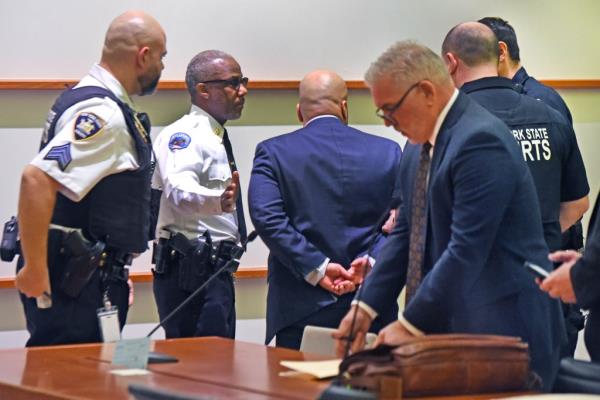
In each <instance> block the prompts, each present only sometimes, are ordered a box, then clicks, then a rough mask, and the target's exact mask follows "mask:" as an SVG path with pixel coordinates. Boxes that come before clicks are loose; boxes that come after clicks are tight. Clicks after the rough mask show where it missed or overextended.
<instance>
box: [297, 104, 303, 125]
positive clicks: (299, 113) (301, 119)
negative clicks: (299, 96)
mask: <svg viewBox="0 0 600 400" xmlns="http://www.w3.org/2000/svg"><path fill="white" fill-rule="evenodd" d="M296 116H297V117H298V121H300V123H301V124H302V125H304V117H303V116H302V111H301V110H300V103H298V104H296Z"/></svg>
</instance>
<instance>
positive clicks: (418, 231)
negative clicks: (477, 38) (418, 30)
mask: <svg viewBox="0 0 600 400" xmlns="http://www.w3.org/2000/svg"><path fill="white" fill-rule="evenodd" d="M366 81H367V83H368V85H369V88H370V90H371V94H372V96H373V100H374V103H375V105H376V106H377V107H378V112H377V113H378V115H380V116H381V117H382V118H383V119H384V121H385V124H386V125H392V126H393V127H394V128H395V129H396V130H397V131H400V132H402V134H403V135H404V136H406V137H407V138H408V140H409V142H410V144H407V145H406V148H405V151H404V154H403V160H402V165H401V168H400V182H401V189H400V197H401V205H400V209H399V212H398V221H397V224H396V227H395V228H394V230H393V231H392V233H391V235H390V237H389V238H388V240H387V242H386V244H385V245H384V246H383V248H382V250H381V252H380V254H379V257H378V259H377V264H376V265H375V268H374V269H373V270H372V271H371V273H370V275H368V276H367V279H366V281H365V283H364V288H363V290H364V293H363V297H362V302H361V303H359V305H358V308H356V307H353V308H352V310H351V311H350V312H349V313H348V314H347V315H346V317H344V319H343V321H342V323H341V324H340V327H339V329H338V331H337V332H336V334H335V337H336V338H338V339H339V340H338V352H339V353H342V350H343V347H344V344H343V342H342V340H341V338H342V337H348V336H350V335H349V334H350V333H351V332H350V325H351V320H352V317H353V314H354V310H357V315H356V317H357V325H356V328H357V330H358V334H357V333H356V332H353V333H354V335H353V336H354V337H356V338H357V339H356V340H355V341H354V342H353V343H352V345H353V346H352V347H353V350H356V349H358V348H360V345H361V344H362V343H360V341H361V339H362V337H364V332H366V330H367V329H368V327H369V325H370V321H371V318H372V315H373V314H375V313H378V312H379V310H381V309H384V308H385V307H387V305H388V304H389V303H390V302H394V301H395V300H396V298H397V296H398V295H399V293H400V290H401V289H402V287H403V286H405V284H406V291H407V305H406V307H405V309H404V311H403V313H402V315H401V317H400V319H399V320H398V321H396V322H394V323H392V324H390V325H388V326H387V327H386V328H384V329H383V330H381V331H380V332H379V336H378V343H387V344H396V343H398V342H400V341H402V340H404V339H406V338H408V337H411V336H414V335H423V334H430V333H481V334H500V335H510V336H519V337H521V338H522V339H523V340H524V341H526V342H527V343H528V344H529V350H530V355H531V366H532V368H533V370H534V371H535V372H536V373H537V374H539V375H540V377H541V378H542V379H543V382H544V388H545V389H549V388H550V387H551V384H552V381H553V379H554V375H555V373H556V369H557V367H558V354H559V353H558V349H559V345H560V342H561V340H562V339H563V336H564V332H563V331H562V329H561V328H562V325H561V323H562V318H561V315H560V310H559V304H558V303H557V302H556V301H553V300H551V299H549V298H547V297H545V296H544V294H543V293H542V292H541V291H540V290H539V288H538V287H537V286H536V284H535V282H534V279H533V277H532V276H531V275H530V274H529V273H528V272H527V271H526V270H525V269H524V268H523V262H524V261H525V260H530V261H532V262H534V263H539V264H540V265H542V266H543V267H544V268H545V269H547V270H550V269H551V265H550V263H549V262H548V259H547V257H546V255H547V251H548V247H547V246H546V243H545V242H544V236H543V232H542V224H541V214H540V209H539V205H538V202H537V197H536V193H535V186H534V184H533V181H532V178H531V174H530V173H529V170H528V168H527V165H526V164H525V161H524V160H523V156H522V155H521V152H520V149H519V147H518V146H517V145H516V143H515V140H514V138H513V136H512V135H511V133H510V131H509V129H508V127H507V126H506V125H504V124H503V123H502V122H501V121H500V120H499V119H497V118H496V117H494V116H493V115H492V114H490V113H489V112H488V111H486V110H485V109H484V108H482V107H481V106H480V105H478V104H477V103H476V102H474V101H473V100H471V99H469V98H468V97H467V96H466V95H464V94H462V93H459V92H458V90H456V89H455V88H454V85H453V83H452V80H451V79H450V76H449V75H448V72H447V70H446V68H445V66H444V64H443V61H442V60H441V58H440V57H439V56H438V55H436V54H435V53H434V52H432V51H431V50H430V49H428V48H427V47H424V46H421V45H418V44H416V43H414V42H410V41H409V42H399V43H397V44H395V45H394V46H392V47H391V48H390V49H389V50H387V51H386V52H385V53H384V54H383V55H382V56H381V57H380V58H379V59H378V60H377V61H376V62H375V63H373V64H372V65H371V68H370V69H369V71H368V72H367V75H366Z"/></svg>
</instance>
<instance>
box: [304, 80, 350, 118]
mask: <svg viewBox="0 0 600 400" xmlns="http://www.w3.org/2000/svg"><path fill="white" fill-rule="evenodd" d="M299 92H300V100H299V102H298V117H299V118H300V120H301V121H302V122H307V121H309V120H310V119H311V118H314V117H316V116H319V115H326V114H331V115H335V116H336V117H338V118H340V119H341V120H342V121H344V122H347V119H348V110H347V103H346V99H347V98H348V89H347V88H346V82H344V80H343V79H342V78H341V77H340V76H339V75H338V74H336V73H335V72H332V71H325V70H317V71H313V72H311V73H309V74H307V75H306V76H305V77H304V78H303V79H302V81H301V82H300V88H299Z"/></svg>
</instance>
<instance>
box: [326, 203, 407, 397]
mask: <svg viewBox="0 0 600 400" xmlns="http://www.w3.org/2000/svg"><path fill="white" fill-rule="evenodd" d="M396 203H397V201H396V199H392V203H391V205H390V207H389V208H387V209H386V211H385V213H383V214H382V215H381V217H379V219H378V220H377V223H375V225H373V231H371V233H370V237H371V240H370V243H369V248H368V250H367V253H366V255H365V257H370V256H371V253H372V252H373V248H374V247H375V244H376V243H377V237H378V236H379V232H380V231H381V228H382V226H383V224H384V223H385V221H386V220H387V219H388V218H389V214H390V211H392V210H394V209H395V208H396V207H395V205H396ZM366 276H367V268H365V269H364V270H363V273H362V282H363V283H361V285H360V287H359V288H358V291H357V293H356V297H355V298H354V299H355V300H356V302H357V303H360V299H361V297H362V292H363V290H362V289H363V284H364V280H365V278H366ZM358 307H359V306H358V304H357V305H356V308H355V309H354V313H353V314H352V322H351V323H350V334H349V335H348V336H345V337H343V338H342V340H345V341H346V348H345V349H344V358H347V357H348V355H349V354H350V345H351V344H352V342H353V341H354V339H355V337H354V328H355V327H356V316H357V314H358ZM341 378H342V376H341V374H339V373H338V375H337V376H336V377H335V378H333V380H332V381H331V384H330V385H329V386H328V387H327V388H326V389H325V390H324V391H323V392H321V394H320V395H319V397H318V400H376V399H377V396H376V395H375V393H371V392H367V391H364V390H358V389H352V388H350V387H346V386H344V384H343V383H342V379H341Z"/></svg>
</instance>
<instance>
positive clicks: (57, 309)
mask: <svg viewBox="0 0 600 400" xmlns="http://www.w3.org/2000/svg"><path fill="white" fill-rule="evenodd" d="M65 265H66V262H65V260H64V259H62V256H60V255H58V256H57V257H56V258H55V259H54V260H52V259H50V260H49V268H48V269H49V272H50V287H51V291H52V307H50V308H48V309H39V308H37V305H36V300H35V299H32V298H28V297H26V296H24V295H23V294H20V296H21V302H22V303H23V310H24V311H25V318H26V320H27V330H28V331H29V334H30V338H29V340H28V341H27V344H26V346H28V347H31V346H48V345H59V344H76V343H92V342H101V341H102V337H101V333H100V326H99V323H98V317H97V314H96V312H97V309H98V308H101V307H102V306H103V303H102V297H103V294H104V287H105V286H104V284H103V282H102V279H101V276H100V270H99V269H98V270H96V271H95V272H94V274H93V275H92V278H91V279H90V281H89V282H88V283H87V285H86V286H85V287H84V288H83V290H82V292H81V293H80V294H79V296H78V297H76V298H72V297H69V296H67V295H65V294H64V293H63V292H62V291H61V290H60V282H61V281H62V277H63V269H64V266H65ZM22 267H23V258H22V257H21V258H20V259H19V262H18V263H17V271H18V270H19V269H21V268H22ZM106 285H107V287H108V296H109V298H110V301H111V302H112V304H113V305H115V306H117V308H118V310H119V323H120V326H121V329H123V326H124V325H125V321H126V319H127V311H128V308H129V306H128V301H129V286H128V285H127V281H126V280H125V279H117V278H109V279H108V280H107V281H106Z"/></svg>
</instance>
